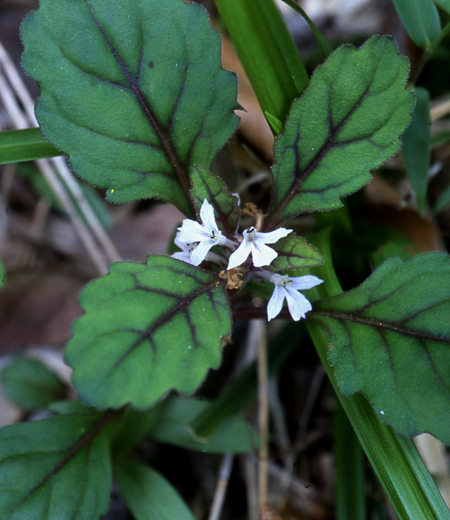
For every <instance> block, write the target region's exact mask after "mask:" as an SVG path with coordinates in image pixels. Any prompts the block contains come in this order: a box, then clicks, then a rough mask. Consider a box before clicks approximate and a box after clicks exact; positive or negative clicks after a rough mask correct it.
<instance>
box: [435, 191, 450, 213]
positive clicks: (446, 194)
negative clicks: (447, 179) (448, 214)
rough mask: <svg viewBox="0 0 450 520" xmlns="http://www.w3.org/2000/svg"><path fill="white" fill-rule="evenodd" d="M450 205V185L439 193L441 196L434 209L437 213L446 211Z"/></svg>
mask: <svg viewBox="0 0 450 520" xmlns="http://www.w3.org/2000/svg"><path fill="white" fill-rule="evenodd" d="M449 207H450V186H447V188H446V189H445V190H444V191H443V192H442V193H441V194H440V195H439V198H438V200H437V201H436V204H435V206H434V211H435V213H442V211H445V210H446V209H447V208H449Z"/></svg>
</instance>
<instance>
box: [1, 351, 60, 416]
mask: <svg viewBox="0 0 450 520" xmlns="http://www.w3.org/2000/svg"><path fill="white" fill-rule="evenodd" d="M0 383H1V384H2V386H3V389H4V391H5V394H6V396H7V397H8V399H11V401H13V402H14V403H16V404H18V405H19V406H20V407H21V408H23V409H24V410H38V409H40V408H46V407H47V406H48V405H49V404H50V403H51V402H52V401H57V400H59V399H63V398H64V396H65V394H66V389H65V386H64V384H63V383H62V382H61V381H60V379H59V377H58V376H57V375H56V374H55V373H54V372H52V371H51V370H49V369H48V368H47V367H46V366H45V365H44V364H42V363H41V362H40V361H38V360H35V359H28V358H25V357H16V358H15V359H13V360H12V361H11V362H10V363H9V364H8V365H7V366H6V367H5V368H3V370H2V371H1V372H0Z"/></svg>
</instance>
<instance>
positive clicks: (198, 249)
mask: <svg viewBox="0 0 450 520" xmlns="http://www.w3.org/2000/svg"><path fill="white" fill-rule="evenodd" d="M200 219H201V221H202V223H201V224H200V223H199V222H197V221H196V220H191V219H188V218H186V219H184V220H183V225H182V226H181V227H180V228H178V231H179V233H178V235H177V238H178V242H179V244H185V245H186V248H184V247H183V246H180V245H179V244H177V245H179V247H181V248H182V249H183V252H186V251H187V248H188V247H189V248H191V246H192V244H196V245H195V246H193V247H192V249H190V261H189V263H191V264H193V265H200V264H201V263H202V262H203V260H204V259H205V258H206V256H207V254H208V252H209V250H210V249H211V248H212V247H214V246H216V245H219V246H226V247H233V248H234V247H235V244H234V243H233V242H231V240H228V238H226V237H225V236H224V235H223V233H222V231H220V230H219V228H218V227H217V224H216V219H215V218H214V208H213V207H212V205H211V204H210V203H209V202H208V201H207V200H206V199H205V200H204V201H203V204H202V207H201V209H200ZM175 254H176V253H175ZM180 254H182V253H180Z"/></svg>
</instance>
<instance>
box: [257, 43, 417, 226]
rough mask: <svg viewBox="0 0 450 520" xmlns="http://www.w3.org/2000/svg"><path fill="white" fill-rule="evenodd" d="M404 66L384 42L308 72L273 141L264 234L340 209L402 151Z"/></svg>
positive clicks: (344, 50) (347, 48) (348, 49)
mask: <svg viewBox="0 0 450 520" xmlns="http://www.w3.org/2000/svg"><path fill="white" fill-rule="evenodd" d="M408 73H409V64H408V60H407V58H405V57H404V56H399V55H398V53H397V47H396V45H395V42H394V41H393V39H392V38H390V37H388V36H374V37H372V38H371V39H370V40H368V41H367V42H366V43H365V44H364V45H363V46H362V47H361V48H360V49H358V50H357V49H355V48H354V47H353V46H351V45H343V46H342V47H340V48H338V49H337V50H336V51H335V52H334V53H333V54H332V55H331V56H330V57H329V58H328V59H327V60H326V62H325V63H324V64H323V65H321V66H319V67H318V68H317V69H316V71H315V72H314V74H313V76H312V78H311V82H310V84H309V86H308V88H307V89H306V90H305V92H304V94H303V95H302V96H301V97H300V98H299V99H298V100H296V101H294V103H293V105H292V109H291V112H290V114H289V116H288V119H287V122H286V126H285V129H284V132H283V133H282V134H281V135H280V136H279V137H278V138H277V139H276V141H275V147H274V166H273V197H272V203H271V208H270V211H269V216H268V218H267V220H266V228H268V229H273V228H274V227H276V225H277V224H279V223H280V222H281V221H283V220H286V219H288V218H292V217H293V216H295V215H300V214H303V213H311V212H313V211H320V210H329V209H335V208H339V207H340V206H341V205H342V204H341V201H340V197H343V196H346V195H349V194H351V193H353V192H355V191H356V190H358V189H360V188H362V187H363V186H364V185H365V184H367V183H368V182H369V180H370V174H369V172H370V170H372V169H374V168H377V167H378V166H380V165H381V164H382V163H383V162H384V161H386V160H387V159H388V158H389V157H391V156H392V155H393V154H394V153H395V152H397V151H398V149H399V148H400V136H401V134H402V133H403V132H404V130H405V128H406V127H407V126H408V124H409V123H410V120H411V116H410V114H411V110H412V108H413V105H414V94H413V93H412V92H410V91H408V90H406V88H405V85H406V82H407V80H408Z"/></svg>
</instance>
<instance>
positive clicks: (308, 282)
mask: <svg viewBox="0 0 450 520" xmlns="http://www.w3.org/2000/svg"><path fill="white" fill-rule="evenodd" d="M291 280H292V285H291V287H292V288H293V289H295V290H296V291H304V290H305V289H312V288H313V287H315V286H316V285H320V284H321V283H323V280H321V279H320V278H317V276H312V275H310V274H308V275H306V276H296V277H294V278H291Z"/></svg>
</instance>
